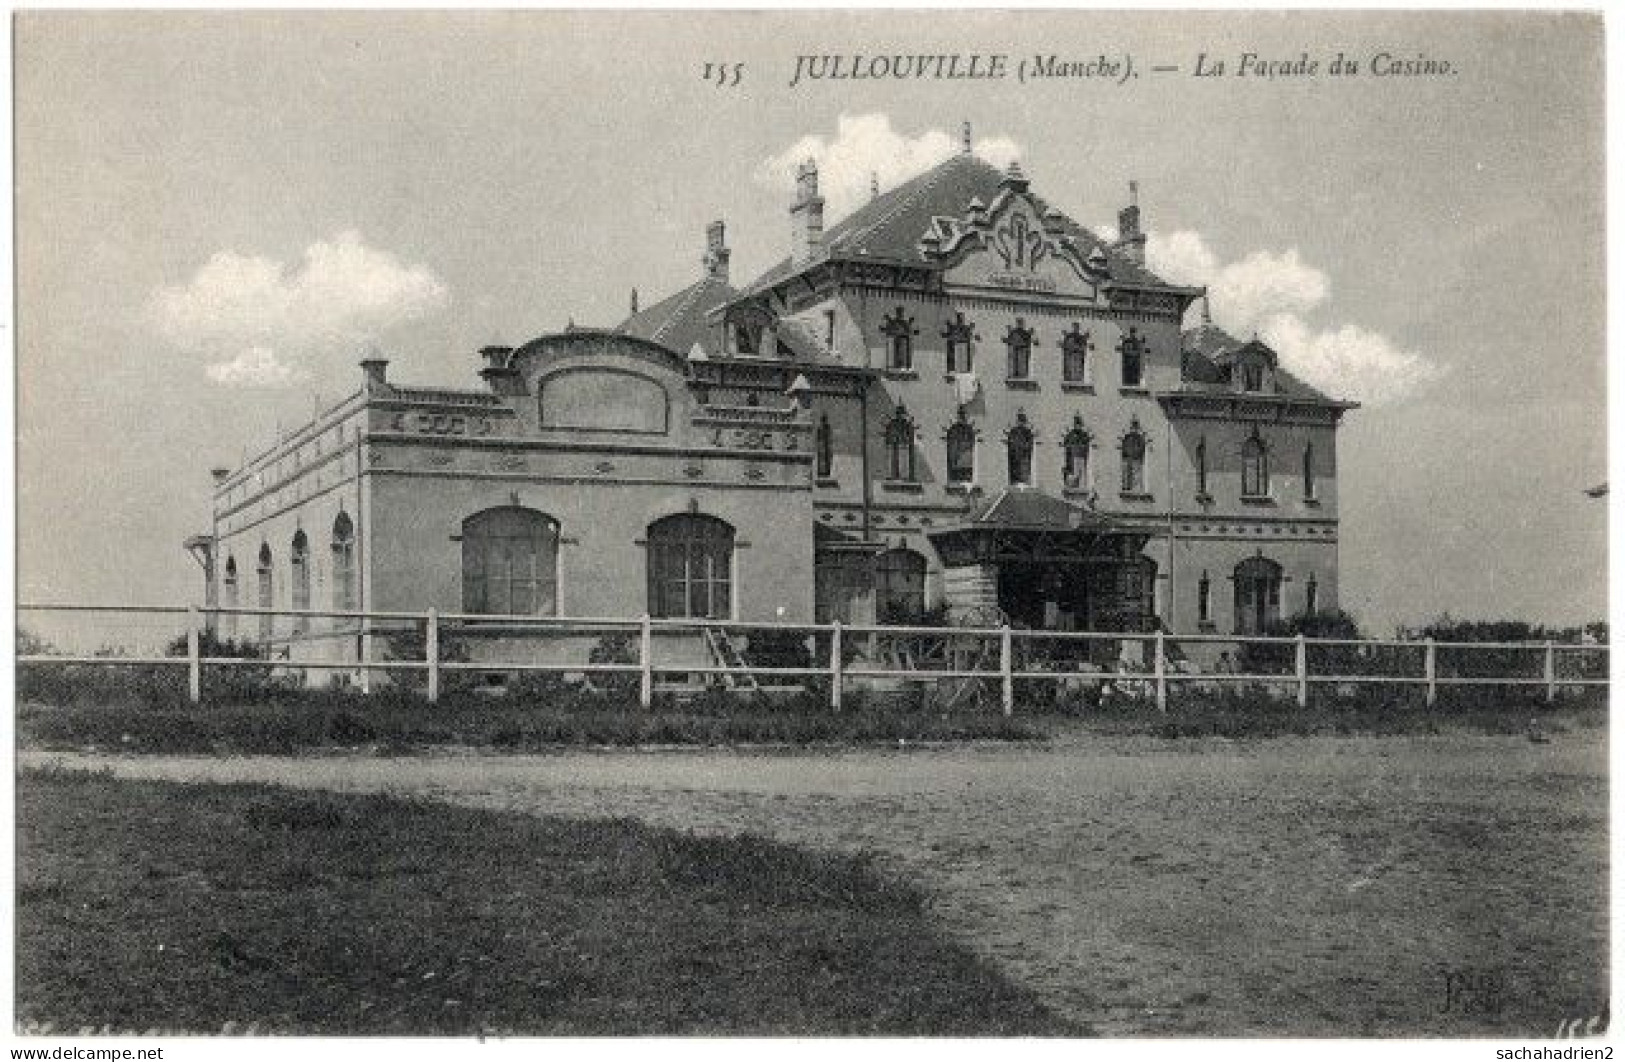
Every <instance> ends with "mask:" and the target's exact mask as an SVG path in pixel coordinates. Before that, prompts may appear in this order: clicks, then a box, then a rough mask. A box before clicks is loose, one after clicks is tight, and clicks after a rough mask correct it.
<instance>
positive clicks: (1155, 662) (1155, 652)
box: [1151, 627, 1168, 712]
mask: <svg viewBox="0 0 1625 1062" xmlns="http://www.w3.org/2000/svg"><path fill="white" fill-rule="evenodd" d="M1151 671H1152V674H1153V675H1155V676H1156V680H1157V711H1159V712H1166V711H1167V710H1168V647H1167V646H1166V645H1164V644H1163V640H1162V629H1161V628H1160V627H1159V628H1158V629H1157V636H1156V638H1155V640H1154V641H1153V643H1152V653H1151Z"/></svg>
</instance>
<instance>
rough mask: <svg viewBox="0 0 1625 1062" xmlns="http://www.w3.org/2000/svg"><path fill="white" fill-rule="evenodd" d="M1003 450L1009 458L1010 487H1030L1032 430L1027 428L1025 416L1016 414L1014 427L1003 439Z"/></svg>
mask: <svg viewBox="0 0 1625 1062" xmlns="http://www.w3.org/2000/svg"><path fill="white" fill-rule="evenodd" d="M1004 448H1005V452H1006V455H1007V456H1008V458H1009V466H1010V485H1011V486H1012V487H1015V486H1027V487H1030V486H1032V482H1033V430H1032V429H1031V428H1029V427H1027V415H1026V414H1025V413H1017V414H1016V426H1015V427H1013V428H1011V429H1010V431H1009V433H1008V434H1006V435H1005V437H1004Z"/></svg>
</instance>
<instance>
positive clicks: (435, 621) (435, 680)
mask: <svg viewBox="0 0 1625 1062" xmlns="http://www.w3.org/2000/svg"><path fill="white" fill-rule="evenodd" d="M424 619H425V622H426V624H427V626H425V627H424V629H423V657H424V661H425V662H426V663H427V664H428V665H429V703H430V704H434V703H435V702H436V701H438V700H440V610H439V609H434V608H431V609H430V610H429V613H428V615H427V616H426V617H425V618H424Z"/></svg>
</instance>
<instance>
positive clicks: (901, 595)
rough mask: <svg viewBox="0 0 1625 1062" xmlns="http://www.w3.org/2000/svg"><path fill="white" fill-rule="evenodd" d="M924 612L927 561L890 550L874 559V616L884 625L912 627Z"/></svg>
mask: <svg viewBox="0 0 1625 1062" xmlns="http://www.w3.org/2000/svg"><path fill="white" fill-rule="evenodd" d="M924 612H925V558H924V557H922V556H920V555H919V554H918V553H916V552H914V551H913V550H911V549H889V550H887V551H886V552H884V553H882V554H881V555H880V556H878V557H876V558H875V616H876V617H877V618H878V619H879V621H880V622H881V623H911V622H915V621H917V620H919V618H920V617H921V616H922V615H923V614H924Z"/></svg>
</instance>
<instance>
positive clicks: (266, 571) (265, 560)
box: [254, 542, 275, 641]
mask: <svg viewBox="0 0 1625 1062" xmlns="http://www.w3.org/2000/svg"><path fill="white" fill-rule="evenodd" d="M254 574H255V575H256V576H257V578H258V581H259V587H258V591H259V592H258V596H256V597H255V599H254V604H255V607H256V608H262V609H265V610H266V611H265V612H263V613H261V614H260V622H259V630H260V640H261V641H265V640H268V639H269V638H270V637H271V632H272V631H273V630H275V625H274V624H273V622H272V621H273V620H274V618H275V617H273V616H272V615H271V613H270V609H271V607H272V604H273V600H274V599H273V598H272V596H271V591H272V586H271V547H270V546H268V545H266V544H265V543H263V542H261V543H260V563H259V568H258V570H256V571H255V573H254Z"/></svg>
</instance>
